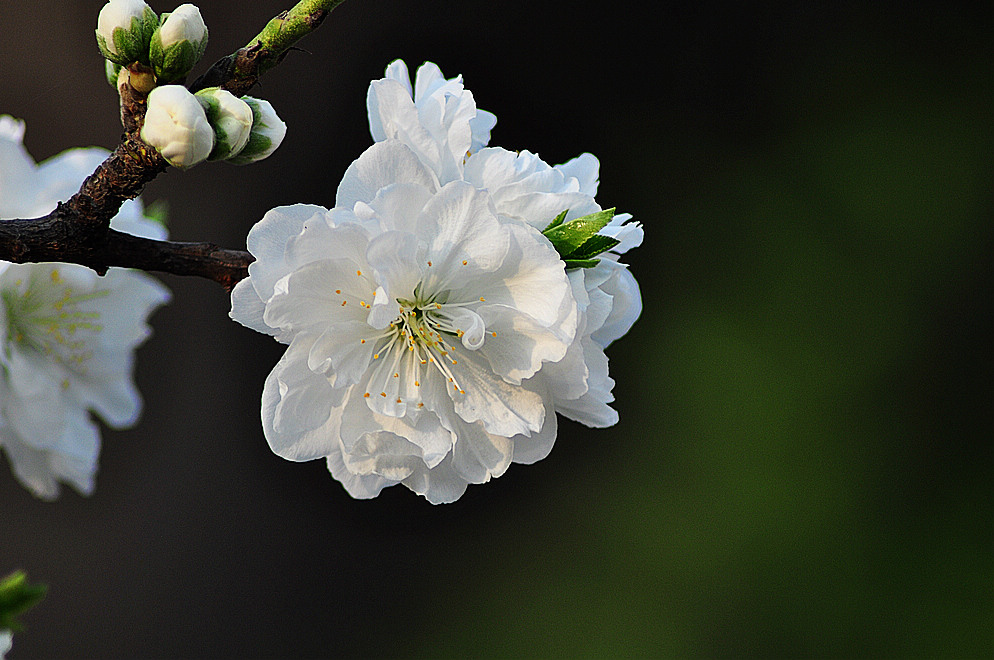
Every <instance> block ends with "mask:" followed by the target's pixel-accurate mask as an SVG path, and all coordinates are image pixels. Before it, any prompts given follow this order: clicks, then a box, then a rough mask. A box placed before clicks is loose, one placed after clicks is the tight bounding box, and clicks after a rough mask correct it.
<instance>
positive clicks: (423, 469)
mask: <svg viewBox="0 0 994 660" xmlns="http://www.w3.org/2000/svg"><path fill="white" fill-rule="evenodd" d="M248 247H249V250H250V251H251V252H252V253H253V254H254V255H255V257H256V261H255V262H253V264H252V265H251V266H250V267H249V274H250V276H249V278H247V279H245V280H243V281H242V282H240V283H239V284H238V286H236V287H235V289H234V291H233V292H232V311H231V315H232V318H234V319H235V320H237V321H239V322H240V323H243V324H244V325H246V326H248V327H250V328H253V329H256V330H258V331H260V332H265V333H267V334H271V335H273V336H274V337H276V338H277V339H278V340H280V341H282V342H284V343H288V344H290V346H289V348H288V349H287V352H286V354H285V355H284V356H283V358H282V360H280V362H279V364H278V365H277V366H276V368H275V369H274V370H273V372H272V374H271V375H270V376H269V378H268V379H267V381H266V386H265V389H264V392H263V426H264V429H265V433H266V438H267V440H268V441H269V443H270V446H271V447H272V449H273V451H274V452H276V453H277V454H279V455H280V456H283V457H284V458H288V459H290V460H298V461H303V460H311V459H315V458H322V457H326V459H327V462H328V466H329V468H330V470H331V472H332V474H333V475H334V476H335V477H336V478H337V479H339V480H340V481H342V483H343V484H344V485H345V487H346V489H348V491H349V492H350V493H351V494H352V495H353V496H355V497H373V496H375V495H377V494H378V493H379V492H380V490H381V489H382V488H384V487H385V486H389V485H393V484H396V483H403V484H404V485H405V486H407V487H408V488H410V489H411V490H414V491H415V492H417V493H420V494H422V495H424V496H425V497H427V499H428V500H429V501H431V502H434V503H439V502H451V501H454V500H455V499H458V497H460V496H461V495H462V493H463V492H464V490H465V488H466V485H467V484H468V483H482V482H485V481H487V480H489V479H490V478H491V477H496V476H500V475H501V474H503V472H504V471H505V470H506V469H507V467H508V465H509V464H510V463H511V462H512V460H516V459H518V457H519V454H520V455H522V456H524V457H525V459H529V458H530V457H531V456H534V455H537V454H538V453H542V452H543V451H544V448H545V447H546V446H551V441H552V439H553V438H554V437H555V428H556V426H555V414H554V413H553V411H552V409H551V400H550V397H549V391H548V388H547V386H546V384H545V383H544V381H543V380H542V379H539V378H536V377H535V376H536V374H537V373H538V372H539V370H540V369H541V368H542V365H543V364H545V363H547V362H551V361H556V360H560V359H562V358H563V356H564V355H565V354H566V351H567V349H568V348H569V346H570V345H571V343H572V342H573V339H574V333H575V330H576V323H577V313H576V303H575V302H574V299H573V296H572V294H571V291H570V283H569V280H568V279H567V277H566V274H565V272H564V266H563V262H562V261H561V260H560V259H559V255H558V254H557V253H556V251H555V249H554V248H553V247H552V246H551V245H550V244H549V243H548V241H547V240H545V239H544V238H543V237H542V235H541V234H540V233H539V232H538V231H536V230H535V229H533V228H531V227H528V226H525V225H523V224H521V223H518V222H514V221H506V220H502V219H501V218H499V217H498V216H497V215H496V214H495V213H494V206H493V201H492V199H491V198H490V196H489V194H488V193H487V192H486V191H484V190H478V189H475V188H474V187H473V186H471V185H469V184H467V183H465V182H463V181H453V182H450V183H448V184H445V185H440V184H439V182H438V179H437V177H436V176H435V174H434V172H433V171H432V170H431V169H430V168H429V167H427V166H426V165H425V164H424V163H422V161H421V160H420V159H419V158H418V156H417V155H416V154H415V153H414V152H413V151H412V150H411V149H410V148H408V147H407V146H406V145H404V144H402V143H401V142H399V141H397V140H386V141H384V142H382V143H380V144H376V145H374V146H373V147H371V148H370V149H368V150H367V151H366V152H365V153H363V155H362V156H360V157H359V159H358V160H356V161H355V162H354V163H353V164H352V165H351V166H350V167H349V169H348V170H347V171H346V173H345V176H344V178H343V180H342V183H341V184H340V186H339V188H338V195H337V198H336V206H335V208H334V209H332V210H330V211H327V210H325V209H323V208H321V207H315V206H305V205H297V206H290V207H282V208H277V209H274V210H272V211H270V212H269V213H268V214H266V216H265V217H264V218H263V219H262V220H261V221H260V222H259V223H258V224H257V225H256V226H255V227H253V228H252V230H251V231H250V233H249V237H248Z"/></svg>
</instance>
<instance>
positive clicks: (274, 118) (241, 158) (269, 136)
mask: <svg viewBox="0 0 994 660" xmlns="http://www.w3.org/2000/svg"><path fill="white" fill-rule="evenodd" d="M242 100H243V101H245V103H247V104H248V106H249V107H250V108H252V132H251V134H250V135H249V139H248V143H247V144H246V145H245V148H243V149H242V150H241V151H240V152H239V153H238V154H237V155H235V156H232V157H231V158H229V159H228V160H227V161H226V162H228V163H233V164H235V165H248V164H249V163H254V162H256V161H259V160H262V159H263V158H268V157H269V156H270V155H272V153H273V152H274V151H276V148H277V147H279V146H280V144H282V142H283V138H284V137H285V136H286V124H284V123H283V120H282V119H280V118H279V115H277V114H276V111H275V110H274V109H273V106H272V104H271V103H270V102H269V101H265V100H263V99H257V98H253V97H251V96H243V97H242Z"/></svg>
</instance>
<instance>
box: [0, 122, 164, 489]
mask: <svg viewBox="0 0 994 660" xmlns="http://www.w3.org/2000/svg"><path fill="white" fill-rule="evenodd" d="M23 135H24V125H23V123H21V122H18V121H16V120H14V119H12V118H10V117H6V116H3V117H0V218H14V217H20V218H32V217H38V216H41V215H44V214H46V213H48V212H49V211H51V210H52V209H53V208H55V205H56V203H57V202H59V201H62V200H66V199H68V198H69V197H70V196H71V195H72V194H73V193H75V192H76V190H77V189H78V188H79V185H80V184H81V183H82V181H83V179H84V178H85V177H86V176H88V175H89V174H91V173H92V172H93V170H94V169H95V168H96V166H97V165H98V164H99V163H100V162H101V161H102V160H103V159H104V158H105V157H106V155H107V152H106V151H104V150H102V149H73V150H69V151H66V152H64V153H62V154H60V155H58V156H56V157H54V158H52V159H50V160H48V161H45V162H44V163H41V164H35V162H34V160H33V159H32V158H31V156H30V155H29V154H28V153H27V151H26V150H25V149H24V147H23V145H22V138H23ZM111 227H113V228H115V229H118V230H120V231H125V232H128V233H130V234H135V235H138V236H145V237H149V238H157V239H162V238H165V230H164V228H163V227H162V226H161V225H160V224H158V223H156V222H154V221H152V220H149V219H147V218H145V217H144V216H143V214H142V206H141V202H139V201H137V200H132V201H128V202H125V204H124V205H123V206H122V208H121V211H120V213H119V214H118V215H117V216H116V217H115V218H114V219H113V220H112V221H111ZM168 299H169V291H168V290H167V289H166V288H165V287H164V286H163V285H162V284H160V283H159V282H158V281H157V280H155V279H153V278H151V277H149V276H147V275H145V274H144V273H140V272H136V271H130V270H125V269H120V268H111V269H110V270H108V272H107V274H106V275H105V276H104V277H99V276H98V275H97V274H96V273H94V272H93V271H91V270H90V269H88V268H84V267H83V266H77V265H74V264H11V263H7V262H0V447H2V448H3V450H4V452H5V453H6V454H7V457H8V459H9V460H10V462H11V466H12V468H13V471H14V474H15V475H16V476H17V478H18V479H19V480H20V481H21V482H22V483H23V484H24V485H25V486H26V487H27V488H28V489H29V490H31V491H32V492H33V493H34V494H35V495H37V496H38V497H40V498H42V499H48V500H50V499H54V498H56V497H57V496H58V493H59V482H65V483H69V484H70V485H72V486H73V487H74V488H75V489H76V490H78V491H79V492H81V493H83V494H89V493H91V492H92V490H93V486H94V475H95V473H96V469H97V457H98V454H99V445H100V435H99V430H98V428H97V426H96V424H95V423H94V421H93V420H92V419H91V418H90V414H89V413H90V411H92V412H94V413H96V414H97V415H98V416H100V418H101V419H102V420H103V421H104V422H105V423H106V424H108V425H109V426H111V427H112V428H125V427H128V426H131V425H133V424H134V423H135V422H136V421H137V419H138V415H139V413H140V411H141V398H140V396H139V394H138V391H137V390H136V388H135V386H134V383H133V382H132V380H131V369H132V363H133V360H134V349H135V348H136V347H137V346H138V345H140V344H141V343H142V342H143V341H144V340H145V339H146V338H147V337H148V335H149V332H150V331H149V328H148V326H147V324H146V318H147V317H148V316H149V314H151V312H152V311H153V310H154V309H155V308H156V307H158V306H159V305H161V304H163V303H164V302H166V301H167V300H168Z"/></svg>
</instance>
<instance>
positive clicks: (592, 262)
mask: <svg viewBox="0 0 994 660" xmlns="http://www.w3.org/2000/svg"><path fill="white" fill-rule="evenodd" d="M563 261H564V263H565V264H566V270H569V269H570V268H593V267H594V266H596V265H597V262H599V261H600V259H564V260H563Z"/></svg>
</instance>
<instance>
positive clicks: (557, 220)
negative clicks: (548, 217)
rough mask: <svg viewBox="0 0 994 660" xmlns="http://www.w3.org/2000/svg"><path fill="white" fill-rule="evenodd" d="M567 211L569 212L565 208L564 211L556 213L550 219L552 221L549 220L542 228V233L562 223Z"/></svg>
mask: <svg viewBox="0 0 994 660" xmlns="http://www.w3.org/2000/svg"><path fill="white" fill-rule="evenodd" d="M567 213H569V209H566V210H565V211H563V212H562V213H560V214H559V215H557V216H556V217H555V218H554V219H553V220H552V222H550V223H549V224H548V225H546V227H545V229H543V230H542V233H543V234H544V233H545V232H547V231H549V230H550V229H555V228H556V227H558V226H559V225H561V224H563V220H565V219H566V214H567Z"/></svg>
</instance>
